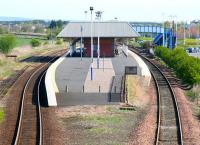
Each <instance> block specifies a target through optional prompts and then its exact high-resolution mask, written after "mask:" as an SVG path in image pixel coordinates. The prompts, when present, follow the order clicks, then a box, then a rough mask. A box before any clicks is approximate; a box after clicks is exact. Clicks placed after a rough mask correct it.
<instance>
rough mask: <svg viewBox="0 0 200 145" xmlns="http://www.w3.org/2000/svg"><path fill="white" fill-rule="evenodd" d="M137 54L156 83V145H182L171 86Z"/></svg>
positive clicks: (164, 77)
mask: <svg viewBox="0 0 200 145" xmlns="http://www.w3.org/2000/svg"><path fill="white" fill-rule="evenodd" d="M131 51H133V52H135V53H137V54H138V55H139V56H140V57H141V58H142V59H143V60H144V61H145V63H146V64H147V66H148V67H149V69H150V71H151V73H152V76H153V78H154V80H155V83H156V89H157V94H158V114H157V117H158V119H157V131H156V141H155V144H156V145H183V135H182V126H181V119H180V115H179V108H178V104H177V100H176V96H175V94H174V91H173V89H172V86H171V84H170V82H169V80H168V79H167V78H166V76H165V75H164V74H163V72H162V71H161V69H160V68H159V67H158V66H157V65H155V64H154V63H152V62H151V61H150V59H148V58H147V57H146V55H145V53H143V54H140V53H139V52H138V51H137V50H135V49H132V48H131Z"/></svg>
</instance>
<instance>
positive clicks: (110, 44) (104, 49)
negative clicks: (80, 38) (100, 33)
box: [84, 38, 114, 57]
mask: <svg viewBox="0 0 200 145" xmlns="http://www.w3.org/2000/svg"><path fill="white" fill-rule="evenodd" d="M90 42H91V39H90V38H85V39H84V46H85V48H86V51H85V56H88V57H90V56H91V49H90V48H91V43H90ZM94 47H95V48H96V49H97V38H95V39H94ZM95 48H94V49H95ZM96 56H97V52H96V51H94V57H96ZM103 56H105V57H113V56H114V38H100V57H103Z"/></svg>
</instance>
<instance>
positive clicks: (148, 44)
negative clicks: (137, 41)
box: [141, 41, 152, 48]
mask: <svg viewBox="0 0 200 145" xmlns="http://www.w3.org/2000/svg"><path fill="white" fill-rule="evenodd" d="M141 45H142V47H143V48H150V47H151V46H152V43H151V41H144V43H142V44H141Z"/></svg>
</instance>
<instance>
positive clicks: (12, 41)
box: [0, 35, 16, 54]
mask: <svg viewBox="0 0 200 145" xmlns="http://www.w3.org/2000/svg"><path fill="white" fill-rule="evenodd" d="M15 45H16V37H15V36H14V35H4V36H2V37H0V51H1V52H2V53H4V54H8V53H9V52H10V51H11V50H12V49H13V48H14V47H15Z"/></svg>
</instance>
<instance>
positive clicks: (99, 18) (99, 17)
mask: <svg viewBox="0 0 200 145" xmlns="http://www.w3.org/2000/svg"><path fill="white" fill-rule="evenodd" d="M101 14H102V11H97V12H96V17H97V20H98V48H97V68H98V69H99V57H100V36H99V22H100V20H101Z"/></svg>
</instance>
